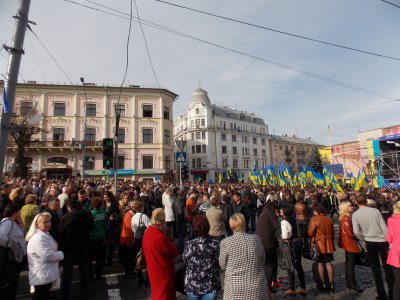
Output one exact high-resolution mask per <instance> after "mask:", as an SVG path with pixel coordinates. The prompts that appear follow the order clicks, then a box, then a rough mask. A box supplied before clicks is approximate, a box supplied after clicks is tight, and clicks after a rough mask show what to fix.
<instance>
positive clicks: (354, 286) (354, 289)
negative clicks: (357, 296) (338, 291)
mask: <svg viewBox="0 0 400 300" xmlns="http://www.w3.org/2000/svg"><path fill="white" fill-rule="evenodd" d="M350 290H353V291H356V292H357V293H362V292H363V290H362V289H361V288H359V287H358V286H357V285H353V286H351V287H350Z"/></svg>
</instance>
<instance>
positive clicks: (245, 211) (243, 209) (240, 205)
mask: <svg viewBox="0 0 400 300" xmlns="http://www.w3.org/2000/svg"><path fill="white" fill-rule="evenodd" d="M232 200H233V203H232V205H233V212H234V213H240V214H242V215H243V216H244V219H245V221H246V226H248V224H249V221H250V211H249V208H248V206H247V205H246V204H245V203H244V202H243V201H242V196H241V195H240V193H238V192H236V193H233V195H232ZM246 229H248V228H246Z"/></svg>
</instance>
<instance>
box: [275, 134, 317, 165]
mask: <svg viewBox="0 0 400 300" xmlns="http://www.w3.org/2000/svg"><path fill="white" fill-rule="evenodd" d="M269 142H270V144H271V145H270V149H271V153H270V157H271V158H272V164H273V165H275V167H279V164H280V162H281V161H282V162H284V163H285V164H286V165H287V166H290V167H292V169H293V170H294V171H297V170H298V168H299V166H300V164H301V163H304V164H306V162H307V160H308V159H309V158H310V155H311V150H312V149H313V148H318V149H319V148H322V147H324V146H323V145H321V144H318V143H317V142H315V141H313V140H312V139H311V138H306V139H304V138H299V137H296V136H295V135H293V136H287V135H282V136H279V135H270V137H269Z"/></svg>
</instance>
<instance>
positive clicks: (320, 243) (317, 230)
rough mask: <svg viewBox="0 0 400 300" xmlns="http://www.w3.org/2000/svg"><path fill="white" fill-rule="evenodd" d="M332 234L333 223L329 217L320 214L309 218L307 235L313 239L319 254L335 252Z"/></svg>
mask: <svg viewBox="0 0 400 300" xmlns="http://www.w3.org/2000/svg"><path fill="white" fill-rule="evenodd" d="M333 234H334V231H333V222H332V219H331V218H330V217H327V216H324V215H323V214H321V215H318V216H314V217H312V218H311V220H310V225H309V227H308V235H309V236H310V237H314V239H315V241H316V244H317V248H318V250H319V252H321V253H323V254H326V253H333V252H335V245H334V243H333V240H334V235H333Z"/></svg>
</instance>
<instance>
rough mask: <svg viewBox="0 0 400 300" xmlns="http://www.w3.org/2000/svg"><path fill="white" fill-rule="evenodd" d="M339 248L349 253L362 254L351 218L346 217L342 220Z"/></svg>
mask: <svg viewBox="0 0 400 300" xmlns="http://www.w3.org/2000/svg"><path fill="white" fill-rule="evenodd" d="M338 246H339V247H340V248H343V249H344V250H345V251H347V252H352V253H360V252H361V250H360V247H359V246H358V243H357V238H356V236H355V235H354V232H353V225H352V223H351V217H350V216H349V215H345V216H343V217H342V218H341V219H340V231H339V241H338Z"/></svg>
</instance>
